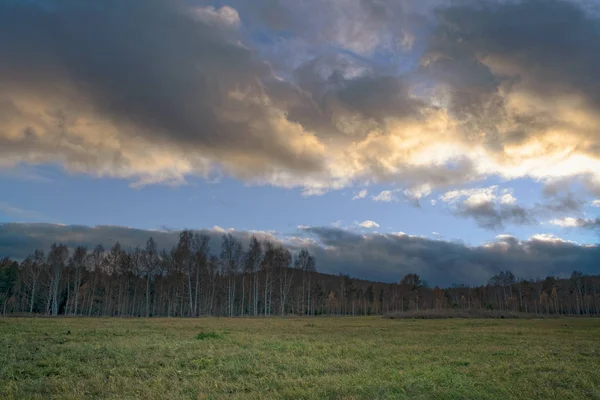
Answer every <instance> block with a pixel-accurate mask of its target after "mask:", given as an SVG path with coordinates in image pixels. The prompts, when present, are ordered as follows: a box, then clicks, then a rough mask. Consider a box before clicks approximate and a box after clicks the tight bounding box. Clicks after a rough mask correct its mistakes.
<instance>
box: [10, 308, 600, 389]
mask: <svg viewBox="0 0 600 400" xmlns="http://www.w3.org/2000/svg"><path fill="white" fill-rule="evenodd" d="M599 337H600V320H598V319H547V320H520V319H511V320H508V319H504V320H501V319H495V320H490V319H477V320H475V319H472V320H464V319H445V320H393V319H383V318H377V317H359V318H313V319H302V318H286V319H277V318H268V319H252V318H247V319H225V318H221V319H218V318H207V319H84V318H62V319H43V318H40V319H26V318H10V319H0V348H1V349H2V351H0V398H3V399H5V398H6V399H10V398H24V399H36V398H39V399H49V398H57V399H58V398H59V399H81V398H103V399H104V398H110V399H133V398H143V399H196V398H204V399H227V398H232V399H399V398H410V399H508V398H515V399H518V398H520V399H532V398H553V399H554V398H556V399H558V398H560V399H575V398H586V399H600V392H599V390H598V388H599V387H600V372H599V371H600V340H598V338H599Z"/></svg>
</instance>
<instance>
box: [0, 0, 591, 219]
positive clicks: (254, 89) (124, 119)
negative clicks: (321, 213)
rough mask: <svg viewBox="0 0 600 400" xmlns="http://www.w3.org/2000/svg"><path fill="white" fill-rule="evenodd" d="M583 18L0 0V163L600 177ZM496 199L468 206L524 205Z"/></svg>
mask: <svg viewBox="0 0 600 400" xmlns="http://www.w3.org/2000/svg"><path fill="white" fill-rule="evenodd" d="M457 4H458V5H457ZM598 18H599V17H598V15H597V14H596V13H593V12H590V11H589V10H587V9H586V8H584V7H582V6H581V4H580V3H579V2H567V1H558V0H543V1H542V0H523V1H469V0H467V1H464V2H458V3H456V2H449V1H443V0H434V1H427V2H417V1H414V2H398V1H392V0H378V1H375V0H364V1H360V2H357V1H347V0H344V1H334V0H326V1H318V2H317V1H316V0H307V1H306V2H297V1H291V0H278V1H271V0H258V1H256V2H254V1H253V2H251V4H250V3H249V2H247V1H240V0H234V1H231V2H229V3H228V5H227V6H223V7H220V8H215V7H203V6H190V5H189V3H188V2H186V1H183V0H168V1H167V0H149V1H144V2H140V1H134V0H122V1H117V0H107V1H104V2H102V5H101V6H100V5H98V4H94V3H91V2H76V1H58V0H55V1H52V0H50V1H47V2H43V3H42V2H33V1H29V2H18V1H13V0H10V1H4V2H2V3H1V4H0V59H2V63H1V64H0V88H1V90H0V167H6V168H12V167H14V166H15V165H20V164H30V165H41V164H49V163H58V164H60V165H62V166H63V167H64V168H66V169H67V170H69V171H71V172H75V173H85V174H91V175H94V176H110V177H118V178H124V179H128V180H130V181H131V182H132V185H133V186H141V185H149V184H156V183H168V184H172V185H177V184H183V183H185V182H186V177H188V176H190V175H198V176H201V177H205V178H208V177H210V176H213V175H214V174H219V175H223V176H233V177H235V178H238V179H240V180H243V181H246V182H248V183H251V184H269V185H275V186H279V187H284V188H291V187H299V188H301V189H302V190H303V193H304V194H305V195H318V194H323V193H325V192H327V191H329V190H337V189H342V188H344V187H352V186H356V185H357V184H364V183H367V182H372V183H389V184H392V185H398V187H400V186H401V187H405V188H409V189H407V190H406V192H405V193H404V195H405V196H406V198H408V199H412V200H413V201H418V200H419V199H421V198H423V197H425V196H427V195H429V193H430V192H433V191H434V190H437V189H440V190H445V191H451V190H452V189H453V188H455V187H457V186H460V185H464V184H468V183H471V182H474V181H480V180H483V179H485V178H488V177H491V176H499V177H501V178H504V179H507V180H510V179H517V178H532V179H535V180H539V181H541V182H547V181H552V180H555V179H574V178H576V177H579V178H581V179H582V182H583V183H584V186H585V188H586V190H587V191H591V192H594V193H600V172H598V171H600V142H599V136H598V135H597V126H599V125H600V117H599V115H600V114H599V113H598V109H599V108H600V86H599V85H600V84H599V83H598V79H597V71H598V70H600V55H599V54H600V51H598V43H599V42H600V29H598V27H599V23H598ZM557 26H560V27H562V28H561V29H557V28H556V27H557ZM259 32H260V34H258V33H259ZM564 32H568V34H565V33H564ZM123 38H127V40H123ZM257 38H260V39H257ZM385 192H389V193H388V194H381V193H380V194H379V195H377V196H375V197H374V198H376V199H379V201H388V202H389V201H392V200H393V196H392V192H391V191H385ZM382 193H384V192H382ZM510 200H511V199H510V197H509V196H508V195H507V197H506V199H505V200H504V203H503V202H502V201H500V202H499V203H497V204H495V205H494V207H491V208H490V207H489V206H488V207H487V209H486V208H485V207H484V206H483V203H480V204H479V206H478V207H479V208H480V210H479V211H478V212H479V214H480V215H482V216H481V217H480V220H481V221H482V223H483V224H484V225H486V226H498V224H499V222H498V221H499V220H502V219H507V218H508V219H509V220H513V221H517V220H520V219H523V218H522V215H520V213H521V211H520V210H519V209H518V206H517V205H516V204H512V205H511V204H510V203H509V202H510ZM487 215H491V216H487Z"/></svg>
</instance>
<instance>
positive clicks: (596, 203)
mask: <svg viewBox="0 0 600 400" xmlns="http://www.w3.org/2000/svg"><path fill="white" fill-rule="evenodd" d="M591 204H592V206H594V207H600V200H594V201H592V203H591Z"/></svg>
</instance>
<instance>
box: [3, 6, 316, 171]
mask: <svg viewBox="0 0 600 400" xmlns="http://www.w3.org/2000/svg"><path fill="white" fill-rule="evenodd" d="M229 10H230V11H229V12H230V14H227V13H225V12H222V13H221V14H219V13H218V12H216V11H214V10H213V11H212V14H211V9H204V8H199V9H193V8H190V7H188V6H187V5H185V3H184V2H182V1H178V0H176V1H160V0H149V1H143V2H141V1H136V0H108V1H103V2H99V3H90V2H78V1H69V0H65V1H49V2H47V3H46V4H45V5H44V6H42V5H41V4H40V3H37V2H13V1H9V2H3V3H2V4H1V5H0V57H1V58H2V63H0V87H1V88H4V89H5V90H4V93H3V94H4V96H2V97H5V98H4V99H3V100H4V102H5V104H6V105H7V106H11V107H13V108H15V109H14V110H13V111H12V112H11V113H10V114H9V115H5V116H4V118H5V119H3V120H1V121H0V124H5V125H6V124H10V122H11V121H10V120H7V119H8V118H9V117H14V116H15V115H18V114H19V113H20V112H23V111H25V110H17V109H16V107H17V106H16V105H15V102H12V101H11V100H12V97H15V96H19V95H22V93H24V92H28V91H32V92H34V93H36V94H40V93H43V94H44V95H46V96H55V97H56V100H57V101H59V102H61V101H62V102H63V104H60V103H59V104H55V105H54V106H55V107H56V108H55V109H54V110H52V107H53V105H46V106H47V108H48V112H49V113H50V114H52V116H54V118H52V119H53V121H54V124H55V126H53V127H52V128H53V129H55V130H63V131H69V130H76V129H77V127H76V126H75V124H74V123H73V120H77V119H82V118H84V117H85V114H84V115H81V114H83V110H82V109H78V106H77V104H78V102H81V103H84V104H88V103H89V106H90V107H91V108H92V109H93V110H94V112H95V113H98V114H100V116H101V117H102V118H103V119H104V120H106V121H110V123H111V124H115V125H116V126H117V127H118V128H119V130H120V132H119V133H120V134H125V135H129V136H131V137H132V138H133V137H135V136H137V135H142V136H143V137H146V138H147V139H149V140H151V141H153V143H156V144H158V145H160V143H169V144H170V145H176V146H179V148H181V149H186V148H190V149H193V150H194V151H195V152H196V153H198V154H200V155H203V156H206V157H215V156H218V155H219V154H220V155H222V156H223V157H224V158H225V159H227V157H229V156H232V155H233V157H236V156H235V154H236V153H244V154H246V155H247V157H248V158H252V157H263V158H264V159H265V164H268V167H266V170H268V169H269V168H277V167H281V168H289V169H292V170H298V171H315V170H318V169H319V168H320V160H318V159H317V158H315V157H313V156H312V155H311V154H310V152H305V153H303V152H302V150H300V151H298V150H297V149H295V148H293V147H290V145H289V142H288V139H287V138H286V137H285V136H282V133H281V132H279V131H278V127H277V126H276V124H271V123H270V122H269V121H271V120H272V119H273V116H272V114H271V110H270V109H269V107H265V106H263V105H262V104H261V100H260V96H261V95H264V94H265V93H266V92H268V88H267V87H266V86H265V85H267V84H266V83H265V82H267V81H269V80H273V79H274V77H273V74H272V72H271V70H270V68H269V66H268V64H267V63H265V62H263V61H262V60H259V59H258V58H257V57H256V56H255V55H254V54H253V53H252V51H251V50H250V49H248V48H246V47H244V46H243V45H242V44H240V43H239V41H240V37H238V34H237V33H236V32H235V26H230V25H235V19H236V18H237V13H235V11H234V10H231V9H229ZM211 18H212V19H211ZM219 18H221V19H222V21H221V22H222V23H220V24H219V23H214V21H217V20H219ZM228 18H229V19H228ZM235 90H239V91H241V92H242V93H243V94H244V95H245V96H247V98H246V99H245V100H243V101H239V100H238V101H235V99H234V100H232V98H231V92H232V91H235ZM54 93H56V94H54ZM61 96H63V97H61ZM64 97H66V98H67V99H66V100H65V98H64ZM252 100H257V101H252ZM3 115H4V114H0V116H3ZM59 115H60V117H59ZM254 125H257V126H258V129H251V126H254ZM132 126H133V127H134V128H131V127H132ZM31 129H32V134H31V135H30V137H29V138H28V137H25V138H24V139H23V142H25V143H23V147H24V148H22V149H21V151H27V150H28V148H29V150H30V151H35V146H36V143H35V141H34V139H35V137H36V136H40V135H43V134H44V132H37V131H35V129H33V128H31ZM97 134H98V135H101V134H102V133H100V132H98V133H97ZM13 142H14V141H13ZM15 143H16V144H15ZM8 144H10V143H8ZM8 144H7V145H8ZM17 144H18V141H17V142H14V143H13V146H17ZM40 151H49V149H40ZM74 162H85V160H79V161H74ZM250 164H252V163H250ZM257 164H259V163H257ZM257 164H254V165H250V166H248V165H247V167H250V168H251V167H254V168H258V169H261V168H260V167H257ZM263 170H265V168H263Z"/></svg>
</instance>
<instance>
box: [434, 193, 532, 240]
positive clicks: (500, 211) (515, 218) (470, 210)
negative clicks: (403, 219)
mask: <svg viewBox="0 0 600 400" xmlns="http://www.w3.org/2000/svg"><path fill="white" fill-rule="evenodd" d="M439 199H440V200H441V201H443V202H445V203H448V204H449V206H450V209H451V211H452V212H453V213H454V214H455V215H458V216H460V217H465V218H473V219H474V220H475V221H476V222H477V224H478V225H479V226H481V227H483V228H486V229H500V228H503V227H504V224H505V223H507V222H511V223H516V224H526V223H530V222H531V221H532V215H531V213H530V212H529V211H528V210H526V209H525V208H523V207H521V206H519V205H517V204H516V201H517V200H516V198H515V197H514V196H513V194H512V190H511V189H503V190H502V191H499V189H498V186H497V185H494V186H490V187H487V188H474V189H461V190H452V191H449V192H446V193H444V194H443V195H442V196H440V198H439Z"/></svg>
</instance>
